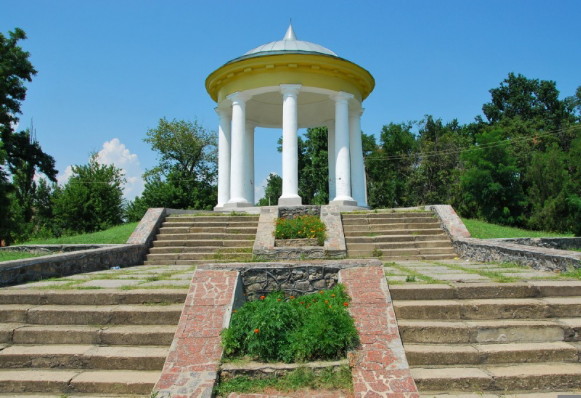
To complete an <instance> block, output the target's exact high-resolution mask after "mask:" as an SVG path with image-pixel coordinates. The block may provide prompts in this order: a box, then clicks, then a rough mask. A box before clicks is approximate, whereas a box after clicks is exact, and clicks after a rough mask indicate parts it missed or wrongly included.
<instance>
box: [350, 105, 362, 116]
mask: <svg viewBox="0 0 581 398" xmlns="http://www.w3.org/2000/svg"><path fill="white" fill-rule="evenodd" d="M364 110H365V109H363V108H362V107H361V104H360V103H358V104H357V105H355V106H351V107H349V116H361V115H363V111H364Z"/></svg>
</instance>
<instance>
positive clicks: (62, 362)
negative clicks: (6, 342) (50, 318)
mask: <svg viewBox="0 0 581 398" xmlns="http://www.w3.org/2000/svg"><path fill="white" fill-rule="evenodd" d="M168 351H169V347H168V346H165V347H161V346H146V345H140V346H106V347H99V346H95V345H82V344H74V345H56V344H49V345H12V346H9V347H6V348H4V349H3V350H2V351H0V367H1V368H3V369H10V368H67V369H108V370H120V369H125V370H159V369H161V368H162V367H163V363H164V361H165V357H166V356H167V353H168Z"/></svg>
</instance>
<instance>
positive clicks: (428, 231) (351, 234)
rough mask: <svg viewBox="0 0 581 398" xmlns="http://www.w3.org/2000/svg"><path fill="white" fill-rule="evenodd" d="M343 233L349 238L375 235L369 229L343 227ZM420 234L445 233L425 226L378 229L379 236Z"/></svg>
mask: <svg viewBox="0 0 581 398" xmlns="http://www.w3.org/2000/svg"><path fill="white" fill-rule="evenodd" d="M343 233H344V235H345V239H349V238H351V237H358V238H360V237H367V236H369V237H373V236H371V235H370V234H371V232H370V231H369V230H365V231H348V230H345V229H343ZM392 235H396V236H398V237H399V236H404V235H407V236H420V235H440V236H443V235H444V233H443V231H442V229H440V228H424V229H393V230H382V229H378V232H377V236H392Z"/></svg>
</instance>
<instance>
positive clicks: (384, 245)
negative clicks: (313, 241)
mask: <svg viewBox="0 0 581 398" xmlns="http://www.w3.org/2000/svg"><path fill="white" fill-rule="evenodd" d="M424 248H440V249H442V248H446V249H452V250H453V246H452V243H451V242H450V241H449V240H445V239H441V240H422V241H410V242H377V243H352V242H351V241H350V240H349V241H348V242H347V250H350V251H351V250H369V251H372V250H374V249H381V250H385V251H390V250H396V249H424Z"/></svg>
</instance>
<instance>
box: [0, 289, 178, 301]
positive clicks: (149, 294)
mask: <svg viewBox="0 0 581 398" xmlns="http://www.w3.org/2000/svg"><path fill="white" fill-rule="evenodd" d="M186 295H187V292H185V291H183V290H176V289H156V290H151V289H140V290H127V291H123V290H117V289H99V290H93V291H91V292H90V294H88V293H87V292H86V291H84V290H68V291H59V290H32V289H0V304H36V305H46V304H63V305H69V304H75V305H119V304H156V303H162V304H169V303H172V304H181V303H183V302H184V301H185V299H186Z"/></svg>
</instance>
